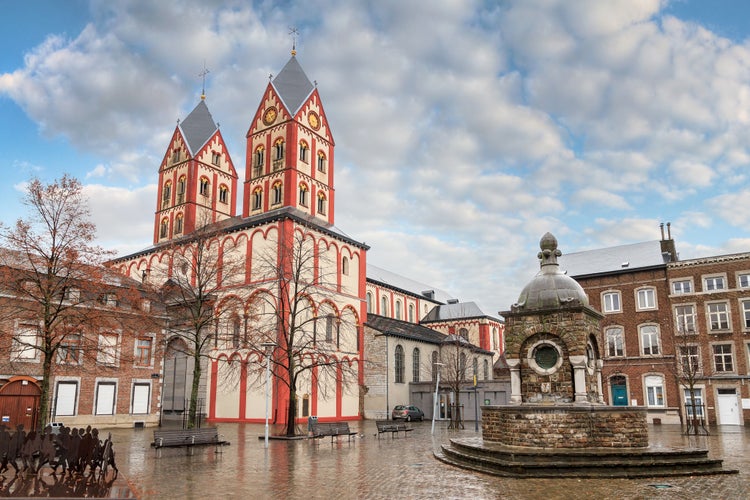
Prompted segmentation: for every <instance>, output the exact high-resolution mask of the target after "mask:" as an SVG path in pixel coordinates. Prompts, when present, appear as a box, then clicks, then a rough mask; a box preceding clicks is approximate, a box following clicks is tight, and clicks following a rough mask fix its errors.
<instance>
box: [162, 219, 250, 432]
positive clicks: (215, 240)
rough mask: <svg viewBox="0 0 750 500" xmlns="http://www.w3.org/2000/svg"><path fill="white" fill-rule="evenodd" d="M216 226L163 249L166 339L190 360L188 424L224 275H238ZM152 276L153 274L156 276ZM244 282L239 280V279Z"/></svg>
mask: <svg viewBox="0 0 750 500" xmlns="http://www.w3.org/2000/svg"><path fill="white" fill-rule="evenodd" d="M218 234H219V233H217V232H216V229H215V228H213V227H212V226H210V225H202V226H201V227H200V228H199V229H197V230H195V231H194V232H192V233H190V235H188V236H187V237H186V238H183V239H179V240H174V241H173V242H172V243H171V244H170V246H169V248H168V249H167V252H168V253H169V257H170V259H169V263H170V264H169V267H168V268H166V269H165V270H164V272H165V273H166V276H165V277H163V278H165V279H163V280H160V281H163V285H162V296H163V299H164V302H165V304H166V306H167V313H168V315H169V328H168V333H169V335H168V337H169V339H175V338H179V339H181V340H182V341H183V342H180V343H173V344H172V345H173V346H177V345H183V346H185V347H184V348H185V352H184V354H186V355H187V356H189V357H191V358H192V359H193V374H192V385H191V387H190V399H189V403H188V427H190V428H192V427H194V426H195V425H196V423H197V418H198V417H199V415H198V406H199V391H200V384H201V378H202V376H203V365H202V362H203V360H204V359H205V358H207V357H208V356H209V351H210V350H211V349H212V348H213V347H216V345H217V341H218V338H217V335H218V322H219V314H218V312H217V304H218V301H219V299H220V297H221V294H222V293H223V290H224V289H225V288H226V283H227V282H228V281H229V277H231V276H237V275H241V274H243V273H244V261H243V260H242V258H241V255H239V254H238V252H236V250H235V248H234V246H227V245H224V246H222V245H221V240H220V238H219V237H218ZM156 278H157V279H158V277H156ZM243 281H244V280H243Z"/></svg>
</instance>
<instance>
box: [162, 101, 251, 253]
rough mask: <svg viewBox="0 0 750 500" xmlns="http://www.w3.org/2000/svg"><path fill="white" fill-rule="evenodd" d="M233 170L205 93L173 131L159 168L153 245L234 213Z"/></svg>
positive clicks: (235, 187) (235, 186)
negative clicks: (209, 109) (207, 104)
mask: <svg viewBox="0 0 750 500" xmlns="http://www.w3.org/2000/svg"><path fill="white" fill-rule="evenodd" d="M236 201H237V171H236V170H235V169H234V164H233V163H232V158H231V157H230V156H229V152H228V151H227V148H226V145H225V143H224V139H223V137H222V136H221V131H220V130H219V126H218V125H217V124H216V123H215V122H214V120H213V118H212V117H211V113H210V112H209V111H208V106H206V101H205V95H202V96H201V101H200V102H199V103H198V105H197V106H196V107H195V109H193V111H192V112H191V113H190V114H189V115H188V116H187V118H185V120H184V121H182V123H178V124H177V127H175V131H174V133H173V134H172V139H171V141H170V143H169V147H168V148H167V152H166V153H165V155H164V158H163V159H162V162H161V166H160V167H159V196H158V197H157V206H156V215H155V217H154V244H157V243H161V242H164V241H169V240H171V239H174V238H179V237H181V236H183V235H187V234H190V233H191V232H192V231H195V230H196V229H198V228H200V227H203V226H205V225H207V224H211V223H214V222H218V221H220V220H222V219H226V218H228V217H234V216H235V214H236V209H235V205H236Z"/></svg>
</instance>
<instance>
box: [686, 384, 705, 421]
mask: <svg viewBox="0 0 750 500" xmlns="http://www.w3.org/2000/svg"><path fill="white" fill-rule="evenodd" d="M683 394H684V396H685V411H686V412H687V416H688V417H694V416H695V417H703V389H702V388H699V387H693V390H692V391H691V390H690V389H684V393H683Z"/></svg>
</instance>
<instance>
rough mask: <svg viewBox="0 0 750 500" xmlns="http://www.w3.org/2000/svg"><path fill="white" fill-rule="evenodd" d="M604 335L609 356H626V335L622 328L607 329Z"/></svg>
mask: <svg viewBox="0 0 750 500" xmlns="http://www.w3.org/2000/svg"><path fill="white" fill-rule="evenodd" d="M604 334H605V337H606V342H607V356H609V357H620V356H625V335H624V334H623V331H622V328H621V327H619V326H614V327H611V328H607V329H606V330H605V332H604Z"/></svg>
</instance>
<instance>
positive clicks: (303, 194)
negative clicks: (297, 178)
mask: <svg viewBox="0 0 750 500" xmlns="http://www.w3.org/2000/svg"><path fill="white" fill-rule="evenodd" d="M299 204H300V205H302V206H303V207H306V206H307V186H306V185H305V184H300V185H299Z"/></svg>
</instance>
